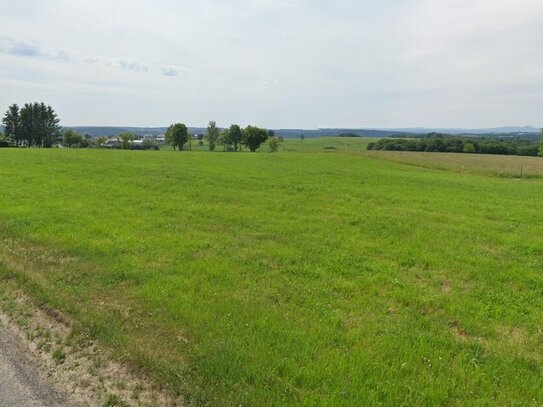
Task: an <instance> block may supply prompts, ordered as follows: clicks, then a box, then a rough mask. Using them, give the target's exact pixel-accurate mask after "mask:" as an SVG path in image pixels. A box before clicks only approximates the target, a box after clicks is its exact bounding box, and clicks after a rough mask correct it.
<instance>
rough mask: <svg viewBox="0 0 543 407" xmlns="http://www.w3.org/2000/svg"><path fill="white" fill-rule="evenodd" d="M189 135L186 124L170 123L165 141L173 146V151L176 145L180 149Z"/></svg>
mask: <svg viewBox="0 0 543 407" xmlns="http://www.w3.org/2000/svg"><path fill="white" fill-rule="evenodd" d="M189 137H190V136H189V133H188V131H187V126H185V125H184V124H183V123H175V124H172V125H171V126H170V127H168V130H167V131H166V141H167V142H168V144H170V145H171V146H172V147H173V149H174V151H175V148H176V147H177V149H178V150H179V151H181V149H182V148H183V146H184V145H185V144H186V143H187V141H188V139H189Z"/></svg>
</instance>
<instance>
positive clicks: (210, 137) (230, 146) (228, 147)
mask: <svg viewBox="0 0 543 407" xmlns="http://www.w3.org/2000/svg"><path fill="white" fill-rule="evenodd" d="M203 138H204V139H205V140H206V141H207V145H208V148H209V151H214V150H215V149H216V147H217V145H221V146H222V148H223V151H241V150H242V147H246V148H248V149H249V151H251V152H255V151H256V150H258V149H259V148H260V147H261V146H262V144H264V143H265V142H266V141H267V142H268V146H269V149H270V151H271V152H275V151H277V149H278V148H279V146H280V144H281V142H282V141H283V140H282V138H281V137H276V136H275V134H274V132H273V130H267V129H263V128H260V127H257V126H247V127H245V128H244V129H242V128H241V127H240V126H239V125H237V124H232V125H231V126H230V127H229V128H227V129H222V130H221V129H219V128H218V127H217V123H216V122H214V121H210V122H209V124H208V126H207V132H206V134H205V135H204V137H203ZM192 139H193V137H192V136H191V135H190V134H189V132H188V130H187V126H186V125H185V124H184V123H174V124H172V125H170V127H168V130H166V142H167V143H168V144H170V145H171V146H172V147H173V149H174V150H175V149H177V150H178V151H181V150H183V148H186V146H188V149H189V150H190V149H191V148H192V144H191V143H192ZM199 143H201V144H203V141H202V140H199Z"/></svg>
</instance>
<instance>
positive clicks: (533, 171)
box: [367, 151, 543, 178]
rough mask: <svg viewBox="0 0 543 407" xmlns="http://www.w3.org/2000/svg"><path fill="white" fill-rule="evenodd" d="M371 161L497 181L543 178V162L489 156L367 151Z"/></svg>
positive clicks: (530, 158) (533, 158) (504, 156)
mask: <svg viewBox="0 0 543 407" xmlns="http://www.w3.org/2000/svg"><path fill="white" fill-rule="evenodd" d="M367 154H368V155H369V156H370V157H374V158H380V159H385V160H390V161H395V162H399V163H402V164H409V165H416V166H420V167H425V168H434V169H439V170H445V171H456V172H467V173H473V174H482V175H493V176H498V177H518V178H520V177H521V176H522V177H542V176H543V159H541V158H540V157H521V156H511V155H490V154H458V153H424V152H411V151H368V152H367Z"/></svg>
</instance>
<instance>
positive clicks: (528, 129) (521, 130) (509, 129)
mask: <svg viewBox="0 0 543 407" xmlns="http://www.w3.org/2000/svg"><path fill="white" fill-rule="evenodd" d="M386 130H389V131H391V130H392V131H394V130H395V131H399V132H407V133H417V134H421V133H423V134H424V133H434V132H435V133H444V134H454V135H459V134H466V135H468V134H469V135H485V134H528V133H539V132H540V129H538V128H536V127H532V126H520V127H519V126H505V127H493V128H487V129H458V128H430V127H414V128H398V129H386Z"/></svg>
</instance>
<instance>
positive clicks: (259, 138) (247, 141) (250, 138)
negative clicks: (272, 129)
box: [243, 126, 268, 152]
mask: <svg viewBox="0 0 543 407" xmlns="http://www.w3.org/2000/svg"><path fill="white" fill-rule="evenodd" d="M267 139H268V130H266V129H261V128H259V127H256V126H247V127H246V128H245V129H244V130H243V144H244V145H245V146H247V147H248V148H249V150H251V152H255V151H256V150H258V149H259V148H260V146H261V145H262V143H264V142H265V141H266V140H267Z"/></svg>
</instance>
